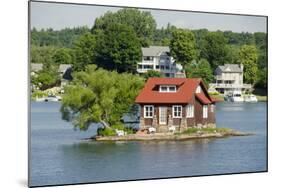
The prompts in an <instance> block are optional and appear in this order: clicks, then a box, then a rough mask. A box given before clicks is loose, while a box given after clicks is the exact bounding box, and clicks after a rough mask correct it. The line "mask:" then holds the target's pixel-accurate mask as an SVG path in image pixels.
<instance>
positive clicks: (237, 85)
mask: <svg viewBox="0 0 281 188" xmlns="http://www.w3.org/2000/svg"><path fill="white" fill-rule="evenodd" d="M243 69H244V67H243V65H242V64H224V65H222V66H218V67H217V68H216V70H215V83H212V84H210V85H209V86H210V89H216V90H217V91H219V92H220V93H224V94H228V93H230V92H233V91H234V90H236V91H237V90H239V91H245V90H251V88H252V86H251V84H244V83H243V71H244V70H243Z"/></svg>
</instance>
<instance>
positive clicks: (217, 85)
mask: <svg viewBox="0 0 281 188" xmlns="http://www.w3.org/2000/svg"><path fill="white" fill-rule="evenodd" d="M209 87H210V88H228V89H235V88H241V89H251V88H252V85H251V84H221V83H211V84H209Z"/></svg>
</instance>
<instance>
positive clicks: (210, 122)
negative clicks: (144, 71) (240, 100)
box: [135, 78, 215, 132]
mask: <svg viewBox="0 0 281 188" xmlns="http://www.w3.org/2000/svg"><path fill="white" fill-rule="evenodd" d="M135 102H136V103H137V104H139V105H140V107H141V111H140V112H141V115H140V128H141V129H145V128H149V127H155V128H156V131H157V132H167V131H168V130H169V127H173V128H172V129H174V128H175V129H176V130H178V131H183V130H186V129H187V128H188V127H215V101H214V100H213V99H212V98H211V97H210V96H209V94H208V92H207V88H206V86H205V84H204V83H203V81H202V80H201V79H200V78H149V79H148V81H147V82H146V84H145V86H144V88H143V89H142V91H141V92H140V94H139V95H138V96H137V98H136V100H135Z"/></svg>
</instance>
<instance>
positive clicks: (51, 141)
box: [29, 102, 267, 186]
mask: <svg viewBox="0 0 281 188" xmlns="http://www.w3.org/2000/svg"><path fill="white" fill-rule="evenodd" d="M59 108H60V103H57V102H48V103H45V102H42V103H40V102H32V103H31V139H30V141H31V145H30V146H31V147H30V154H29V159H30V163H29V165H30V179H29V181H30V186H42V185H55V184H75V183H87V182H104V181H118V180H133V179H150V178H163V177H177V176H197V175H211V174H223V173H242V172H259V171H266V170H267V132H266V130H267V119H266V118H267V116H266V111H267V106H266V103H262V102H259V103H254V104H249V103H241V104H235V103H226V102H222V103H218V104H217V107H216V110H217V111H216V118H217V127H229V128H232V129H235V130H238V131H244V132H251V133H255V135H253V136H245V137H229V138H223V139H200V140H199V139H197V140H188V141H147V142H86V141H82V139H83V138H88V137H90V136H92V135H94V134H95V133H96V126H92V127H91V128H90V129H89V130H88V131H86V132H81V131H75V130H73V127H72V125H71V124H70V123H68V122H65V121H63V120H61V115H60V113H59Z"/></svg>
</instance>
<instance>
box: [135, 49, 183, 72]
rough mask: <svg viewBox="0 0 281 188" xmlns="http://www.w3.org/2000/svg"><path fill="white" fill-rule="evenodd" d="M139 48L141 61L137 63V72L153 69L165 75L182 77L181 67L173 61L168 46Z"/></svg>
mask: <svg viewBox="0 0 281 188" xmlns="http://www.w3.org/2000/svg"><path fill="white" fill-rule="evenodd" d="M141 50H142V61H141V62H139V63H138V66H137V72H138V73H140V74H141V73H146V72H147V71H148V70H155V71H159V72H161V73H163V75H164V76H165V77H182V74H183V72H182V70H183V68H182V66H181V65H180V64H176V63H175V60H174V59H173V57H172V56H171V55H170V48H169V47H168V46H149V47H146V48H141Z"/></svg>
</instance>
